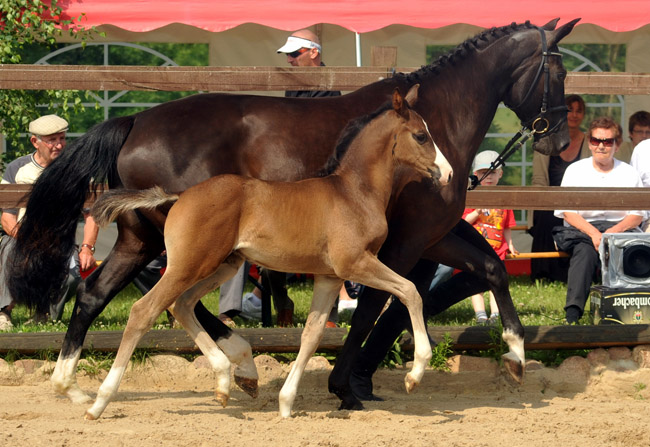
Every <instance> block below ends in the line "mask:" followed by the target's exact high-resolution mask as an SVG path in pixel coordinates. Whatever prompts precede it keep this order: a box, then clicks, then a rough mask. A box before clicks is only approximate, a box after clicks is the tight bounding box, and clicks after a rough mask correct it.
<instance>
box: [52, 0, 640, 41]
mask: <svg viewBox="0 0 650 447" xmlns="http://www.w3.org/2000/svg"><path fill="white" fill-rule="evenodd" d="M60 4H61V5H63V6H64V9H65V11H66V13H67V14H68V15H69V16H71V17H77V16H79V15H80V14H82V13H85V14H86V18H85V19H84V20H83V21H82V24H83V25H85V26H98V25H106V24H110V25H114V26H117V27H120V28H123V29H126V30H129V31H150V30H153V29H156V28H160V27H163V26H165V25H169V24H171V23H175V22H178V23H183V24H186V25H192V26H195V27H198V28H202V29H205V30H208V31H225V30H227V29H230V28H234V27H236V26H238V25H241V24H243V23H256V24H260V25H265V26H270V27H273V28H277V29H282V30H287V31H290V30H296V29H300V28H304V27H308V26H311V25H314V24H317V23H330V24H334V25H340V26H342V27H344V28H347V29H349V30H351V31H356V32H359V33H363V32H368V31H373V30H377V29H380V28H383V27H386V26H388V25H394V24H401V25H410V26H415V27H420V28H440V27H443V26H447V25H452V24H455V23H467V24H471V25H476V26H479V27H482V28H489V27H492V26H501V25H506V24H508V23H509V22H523V21H526V20H530V21H531V22H532V23H534V24H537V25H542V24H544V23H546V22H548V21H549V20H551V19H553V18H555V17H561V19H562V20H561V22H560V24H562V23H566V22H567V21H569V20H572V19H574V18H578V17H581V18H582V20H581V21H580V23H581V24H583V23H591V24H595V25H599V26H601V27H603V28H605V29H608V30H611V31H632V30H635V29H637V28H640V27H642V26H644V25H646V24H648V23H650V1H649V0H621V1H616V2H612V1H611V0H589V1H585V0H537V1H529V0H497V1H490V0H460V1H459V0H367V1H360V0H219V1H214V0H184V1H166V0H69V1H63V2H61V3H60Z"/></svg>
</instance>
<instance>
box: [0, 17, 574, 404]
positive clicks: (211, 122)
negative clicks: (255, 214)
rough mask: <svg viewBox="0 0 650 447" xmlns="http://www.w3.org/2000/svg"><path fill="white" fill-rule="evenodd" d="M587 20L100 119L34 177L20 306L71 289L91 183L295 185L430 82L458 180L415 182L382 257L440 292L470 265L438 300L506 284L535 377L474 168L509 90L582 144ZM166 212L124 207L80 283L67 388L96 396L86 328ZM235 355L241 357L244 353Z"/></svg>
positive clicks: (507, 306) (538, 121)
mask: <svg viewBox="0 0 650 447" xmlns="http://www.w3.org/2000/svg"><path fill="white" fill-rule="evenodd" d="M577 21H578V20H574V21H571V22H569V23H567V24H565V25H563V26H561V27H559V28H557V29H556V24H557V20H553V21H551V22H549V23H548V24H546V25H544V26H543V27H536V26H533V25H531V24H529V23H525V24H518V25H517V24H512V25H510V26H505V27H501V28H493V29H490V30H487V31H485V32H482V33H480V34H478V35H477V36H475V37H473V38H471V39H468V40H467V41H465V42H464V43H462V44H461V45H459V46H458V47H457V48H456V50H454V51H453V52H451V53H450V54H449V55H446V56H443V57H441V58H440V59H439V60H438V61H436V62H435V63H433V64H431V65H428V66H425V67H422V68H421V69H420V70H418V71H416V72H413V73H410V74H401V73H398V74H396V75H395V76H394V77H392V78H390V79H385V80H382V81H379V82H376V83H373V84H370V85H368V86H366V87H363V88H360V89H359V90H357V91H355V92H352V93H350V94H347V95H344V96H341V97H336V98H321V99H294V98H275V97H259V96H250V95H227V94H201V95H195V96H191V97H188V98H184V99H180V100H177V101H172V102H169V103H165V104H162V105H160V106H157V107H154V108H151V109H149V110H146V111H143V112H140V113H138V114H135V115H132V116H128V117H122V118H115V119H112V120H109V121H106V122H104V123H100V124H98V125H97V126H95V127H93V128H92V129H91V130H89V131H88V132H87V133H86V134H85V135H84V136H83V137H81V138H79V139H78V140H75V141H74V142H72V143H71V144H69V145H68V147H67V148H66V150H65V151H63V153H62V154H61V155H60V156H59V157H58V158H57V159H56V160H55V161H54V163H52V164H51V165H50V166H49V167H48V168H47V169H46V170H45V171H44V172H43V174H42V175H41V176H40V178H39V179H38V181H37V182H36V184H35V185H34V189H33V191H32V193H31V195H30V198H29V202H28V205H27V213H26V215H25V218H24V220H23V221H22V224H21V227H20V230H19V233H18V240H17V246H16V251H15V255H14V258H13V261H14V262H13V263H11V265H8V266H7V267H8V268H9V269H10V274H9V277H10V279H11V280H10V284H9V286H10V290H11V291H12V294H13V296H14V297H16V298H17V299H18V301H19V302H23V303H27V304H28V305H32V306H35V305H38V304H39V302H42V301H43V300H45V299H48V297H50V296H53V295H55V294H56V293H57V291H58V290H59V287H58V284H59V283H61V282H62V281H63V278H64V275H65V268H66V265H67V264H66V262H67V259H68V257H69V254H70V252H71V251H72V250H73V249H74V235H75V230H76V223H77V216H78V214H79V210H80V209H81V207H82V204H83V202H84V200H85V199H86V196H87V193H86V191H87V188H88V185H89V183H91V182H93V181H94V182H103V181H105V180H106V181H108V184H109V186H110V187H111V188H129V189H146V188H151V187H153V186H156V185H158V186H161V187H163V188H164V189H165V190H167V191H170V192H180V191H183V190H185V189H187V188H189V187H190V186H192V185H194V184H196V183H198V182H200V181H203V180H205V179H207V178H209V177H211V176H215V175H218V174H224V173H234V174H240V175H249V176H252V177H256V178H260V179H268V180H282V181H294V180H299V179H302V178H307V177H312V176H314V175H315V174H316V172H317V170H318V169H319V168H320V167H321V166H322V165H323V164H324V163H325V161H326V160H327V158H328V156H329V155H330V152H331V151H332V148H333V147H334V144H335V142H336V139H337V137H338V135H339V133H340V131H341V129H343V127H344V126H345V124H346V123H347V122H348V121H349V120H350V119H351V118H353V117H356V116H361V115H364V114H366V113H369V112H371V111H372V110H375V109H376V108H377V107H378V106H379V105H380V104H382V103H383V102H385V101H387V100H388V99H389V98H390V95H391V94H392V92H393V90H394V89H395V87H399V88H400V89H401V90H402V91H407V90H408V89H409V87H410V86H412V85H414V84H420V90H419V100H418V103H417V104H416V106H415V108H414V109H415V110H416V111H417V112H418V113H419V114H420V115H421V116H422V117H423V118H424V120H425V121H426V122H427V124H428V126H429V130H430V132H431V134H432V136H433V139H434V141H436V143H437V144H438V145H439V146H440V147H441V148H443V153H444V155H445V157H446V158H447V160H448V161H449V163H450V164H451V166H452V168H453V170H454V172H455V176H454V179H453V181H452V182H451V183H450V184H449V185H448V186H447V187H445V188H443V189H442V190H441V191H440V192H438V193H432V192H431V191H428V190H424V189H423V187H422V185H421V184H420V183H419V182H412V183H409V184H407V185H406V186H405V188H404V189H403V190H402V191H401V192H400V194H399V195H398V196H396V197H395V198H394V199H393V200H392V202H391V203H390V204H389V207H388V210H387V216H388V218H389V233H388V237H387V239H386V241H385V243H384V245H383V247H382V249H381V251H380V253H379V259H380V260H381V261H382V262H383V263H384V264H386V265H387V266H388V267H389V268H391V269H392V270H394V271H395V272H397V273H398V274H400V275H402V276H407V277H408V278H409V279H411V280H412V281H413V282H414V283H415V284H416V286H417V287H418V290H419V291H420V293H421V294H424V293H425V292H426V291H427V289H428V286H429V283H430V280H431V277H432V275H433V272H434V271H435V266H436V265H437V263H439V262H442V263H444V264H447V265H450V266H453V267H458V268H461V269H462V270H464V271H465V272H468V273H461V274H459V275H456V277H458V276H460V278H459V279H457V280H456V283H457V287H456V288H455V289H453V290H450V291H449V292H448V293H445V294H440V295H439V296H436V297H435V299H434V300H433V303H434V304H435V306H433V310H434V312H435V311H440V310H443V309H445V308H447V307H449V306H450V305H451V304H453V303H455V302H457V301H459V300H461V299H464V298H465V297H467V296H470V295H472V294H474V293H477V292H479V291H482V290H485V289H486V288H489V289H490V290H492V291H493V293H494V295H495V298H496V301H497V304H498V305H499V309H500V310H501V319H502V323H503V328H504V332H503V338H504V340H506V341H507V343H508V345H509V347H510V350H511V351H510V352H509V353H508V354H506V356H505V357H504V359H505V363H506V366H507V368H508V370H509V372H510V373H511V374H512V375H513V377H515V378H516V379H518V380H521V379H522V377H523V373H524V349H523V333H524V331H523V327H522V325H521V323H520V321H519V318H518V316H517V314H516V312H515V309H514V306H513V304H512V299H511V297H510V293H509V291H508V280H507V274H506V271H505V268H504V266H503V264H502V263H501V262H500V260H499V258H498V257H496V255H495V254H494V251H493V250H492V248H491V247H490V246H489V244H487V242H486V241H485V240H484V239H483V237H481V235H480V234H478V232H477V231H476V230H474V229H473V228H472V227H471V226H470V225H469V224H466V223H465V222H463V221H460V218H461V214H462V211H463V208H464V204H465V196H466V189H467V183H468V182H467V179H466V178H464V177H465V175H464V174H463V173H468V174H469V171H470V167H471V164H472V160H473V158H474V156H475V154H476V152H477V150H478V147H479V145H480V143H481V141H482V140H483V137H484V136H485V134H486V132H487V130H488V128H489V125H490V122H491V121H492V119H493V117H494V114H495V113H496V110H497V106H498V105H499V103H500V102H504V103H505V104H506V105H507V106H508V107H510V108H511V109H512V110H513V111H514V112H515V113H516V114H517V116H518V117H519V118H520V119H521V121H522V123H523V124H524V125H526V126H528V127H531V126H535V127H534V129H535V134H534V141H533V147H534V148H535V150H537V151H539V152H541V153H544V154H556V153H559V152H560V151H561V150H563V149H564V148H565V147H566V146H567V145H568V143H569V136H568V128H567V123H566V107H565V106H564V79H565V77H566V71H565V69H564V67H563V66H562V61H561V58H560V57H559V55H558V53H557V51H558V49H557V44H558V42H559V41H560V40H561V39H562V38H563V37H565V36H566V35H567V34H569V33H570V32H571V30H572V29H573V26H574V25H575V24H576V23H577ZM408 175H410V174H409V172H408V170H406V169H402V170H400V171H399V172H397V174H396V179H397V180H399V181H403V180H401V179H403V177H402V176H408ZM261 206H263V205H261ZM165 212H166V209H165V208H163V209H160V210H155V211H144V210H141V211H133V212H129V213H126V214H123V215H121V216H120V218H119V219H118V222H117V225H118V230H119V235H118V239H117V242H116V244H115V247H114V248H113V250H112V252H111V253H110V255H109V256H108V257H107V258H106V259H105V261H104V262H103V263H102V264H101V266H100V267H99V268H98V269H97V270H96V271H95V272H94V273H93V274H92V275H91V276H90V277H88V279H87V280H86V281H85V283H82V284H81V285H80V286H79V289H78V291H77V300H76V303H75V307H74V311H73V315H72V319H71V321H70V326H69V328H68V332H67V333H66V337H65V340H64V343H63V347H62V350H61V353H60V355H59V359H58V361H57V365H56V368H55V371H54V373H53V375H52V379H51V380H52V384H53V386H54V388H55V390H56V391H57V392H59V393H61V394H65V395H67V396H68V397H69V398H71V399H72V400H74V401H86V400H88V399H89V397H88V396H87V395H86V394H85V393H84V392H83V391H82V390H81V389H80V387H79V386H78V384H77V382H76V375H75V370H76V365H77V361H78V359H79V355H80V353H81V348H82V344H83V340H84V337H85V335H86V332H87V330H88V327H89V326H90V324H91V322H92V321H93V320H94V319H95V318H96V317H97V316H98V315H99V314H100V312H101V311H102V310H103V309H104V307H105V306H106V304H107V303H108V302H109V301H110V300H111V299H112V298H113V297H114V296H115V295H116V294H117V293H118V292H119V291H120V290H122V289H123V288H124V287H125V286H126V285H127V284H128V283H129V282H130V281H131V280H132V279H133V278H134V277H135V275H136V274H137V273H138V271H139V270H140V269H142V267H144V266H145V265H146V264H147V263H148V262H149V261H151V260H152V259H153V258H154V257H156V256H157V255H158V254H159V253H160V252H161V251H162V250H163V248H164V244H163V237H162V225H163V222H164V220H165ZM459 221H460V222H459ZM472 274H473V275H472ZM461 275H462V276H461ZM53 279H54V280H53ZM57 279H58V280H57ZM488 286H489V287H488ZM378 295H379V297H378ZM370 298H373V299H370ZM386 298H387V294H386V293H385V292H380V291H376V290H373V289H370V288H367V289H366V292H364V296H362V297H361V299H360V301H359V304H358V309H357V311H355V313H354V316H353V319H352V329H351V331H350V334H349V336H348V338H347V339H346V342H345V345H344V347H343V350H342V352H341V353H340V355H339V358H338V360H337V362H336V365H335V367H334V370H333V372H332V374H331V375H330V381H329V388H330V391H332V392H334V393H336V394H337V396H338V397H339V398H340V399H341V400H342V404H341V406H342V407H343V408H362V406H361V402H360V401H359V400H358V399H357V398H356V397H355V396H354V395H353V394H352V393H351V391H350V388H349V375H350V370H351V367H352V363H353V359H354V358H355V357H356V355H357V354H358V352H359V349H360V346H361V343H362V342H363V340H364V339H365V338H366V336H367V335H368V333H369V332H370V331H371V329H372V327H373V324H374V322H375V320H376V317H377V316H378V315H379V312H380V310H381V308H382V306H383V303H382V301H385V299H386ZM380 303H381V304H380ZM195 313H196V316H197V318H198V320H199V321H200V323H201V325H202V326H203V327H204V328H206V330H207V331H208V333H209V335H210V336H211V337H212V338H213V339H214V340H215V341H216V343H217V345H219V343H220V340H221V339H223V337H227V336H228V335H229V333H230V329H228V328H227V327H226V326H225V325H223V324H221V323H220V322H219V321H218V319H217V318H216V317H214V316H213V315H212V314H211V313H210V312H208V311H207V310H206V309H205V307H203V306H202V304H201V303H200V302H199V303H197V306H196V308H195ZM231 361H233V363H237V359H231Z"/></svg>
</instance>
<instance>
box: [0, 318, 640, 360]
mask: <svg viewBox="0 0 650 447" xmlns="http://www.w3.org/2000/svg"><path fill="white" fill-rule="evenodd" d="M428 330H429V334H430V335H431V337H432V338H433V339H434V340H435V341H440V340H442V339H443V337H444V335H445V334H448V335H449V336H450V337H451V340H452V344H453V349H454V350H459V351H460V350H487V349H489V348H491V347H493V341H492V338H491V336H490V331H491V328H489V327H486V326H431V327H429V328H428ZM525 331H526V332H525V347H526V349H527V350H531V349H532V350H534V349H593V348H607V347H613V346H628V347H633V346H637V345H643V344H650V326H648V325H647V324H639V325H600V326H528V327H526V328H525ZM235 332H236V333H237V334H239V335H241V336H242V337H243V338H244V339H246V340H247V341H248V342H249V343H250V345H251V346H252V348H253V351H255V352H298V349H299V348H300V336H301V334H302V329H300V328H273V329H235ZM346 335H347V329H345V328H331V329H326V330H325V333H324V335H323V339H322V340H321V342H320V344H319V347H318V350H319V351H338V350H340V349H341V348H342V347H343V342H344V340H345V336H346ZM64 336H65V334H64V333H63V332H26V333H22V334H14V333H4V334H3V333H0V353H7V352H19V353H22V354H34V353H38V352H42V351H45V350H52V351H58V350H60V349H61V344H62V342H63V337H64ZM121 340H122V331H90V332H88V335H87V336H86V339H85V341H84V348H85V349H93V350H95V351H101V352H115V351H117V348H118V347H119V344H120V341H121ZM400 344H401V346H402V349H408V350H411V349H413V340H412V338H411V337H410V336H408V335H406V336H404V337H403V338H402V340H401V342H400ZM138 348H144V349H151V350H157V351H163V352H176V353H199V349H198V348H197V347H196V345H195V344H194V342H193V341H192V340H191V339H190V337H189V336H188V335H187V333H186V332H185V331H183V330H180V329H163V330H152V331H149V332H148V333H147V334H146V335H145V336H144V337H143V338H142V340H140V343H139V344H138Z"/></svg>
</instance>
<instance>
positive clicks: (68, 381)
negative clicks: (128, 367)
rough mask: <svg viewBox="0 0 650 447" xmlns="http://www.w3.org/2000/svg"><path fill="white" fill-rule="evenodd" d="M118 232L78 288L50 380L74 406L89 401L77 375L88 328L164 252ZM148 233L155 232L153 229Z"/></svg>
mask: <svg viewBox="0 0 650 447" xmlns="http://www.w3.org/2000/svg"><path fill="white" fill-rule="evenodd" d="M141 230H142V228H141ZM119 231H120V236H119V238H118V240H117V243H116V244H115V247H113V250H112V251H111V253H110V255H109V256H108V257H107V258H106V260H105V261H104V262H102V264H101V265H100V266H99V267H98V268H97V270H96V271H94V272H93V273H92V274H91V275H90V276H89V277H88V278H86V280H85V281H82V282H81V283H80V285H79V287H78V289H77V298H76V300H75V304H74V310H73V311H72V317H71V319H70V324H69V326H68V330H67V332H66V334H65V338H64V340H63V345H62V347H61V352H60V354H59V358H58V360H57V362H56V367H55V368H54V371H53V373H52V376H51V378H50V382H51V384H52V387H53V388H54V390H55V391H56V392H57V393H58V394H61V395H64V396H67V397H68V398H69V399H70V400H71V401H72V402H75V403H84V402H88V401H89V400H91V398H90V396H88V395H87V394H86V393H85V392H84V391H82V390H81V388H80V387H79V385H78V383H77V376H76V372H77V363H78V362H79V357H80V355H81V350H82V347H83V342H84V339H85V337H86V334H87V333H88V328H89V327H90V325H91V324H92V322H93V321H94V320H95V319H96V318H97V317H98V316H99V314H100V313H101V312H102V310H104V308H105V307H106V305H107V304H108V303H109V302H110V301H111V300H112V299H113V297H114V296H115V295H116V294H117V293H119V292H120V291H121V290H122V289H124V287H126V286H127V285H128V284H129V283H130V282H131V281H132V280H133V278H134V277H135V276H136V275H137V273H138V272H139V271H140V269H142V267H144V266H145V265H146V264H147V263H148V262H149V261H151V260H152V259H154V258H155V256H157V255H158V254H160V252H161V251H162V250H163V248H162V242H161V241H159V242H158V243H156V242H154V241H153V240H151V241H150V242H149V244H148V246H147V249H148V250H145V249H144V243H143V242H142V239H141V238H139V237H137V236H135V235H134V234H133V233H132V232H131V230H130V229H124V228H123V227H120V230H119ZM151 231H155V230H153V228H152V229H151Z"/></svg>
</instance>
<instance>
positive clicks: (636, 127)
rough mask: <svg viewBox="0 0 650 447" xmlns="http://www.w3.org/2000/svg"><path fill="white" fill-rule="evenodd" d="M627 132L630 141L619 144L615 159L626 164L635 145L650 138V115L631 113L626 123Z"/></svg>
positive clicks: (642, 112)
mask: <svg viewBox="0 0 650 447" xmlns="http://www.w3.org/2000/svg"><path fill="white" fill-rule="evenodd" d="M628 131H629V133H630V141H626V142H624V143H621V145H620V148H619V149H618V152H616V158H617V159H619V160H621V161H624V162H626V163H630V162H631V160H632V153H633V152H634V149H635V148H636V147H637V145H638V144H639V143H640V142H641V141H643V140H646V139H648V138H650V113H648V112H646V111H645V110H640V111H638V112H636V113H633V114H632V116H630V120H629V122H628Z"/></svg>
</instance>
